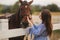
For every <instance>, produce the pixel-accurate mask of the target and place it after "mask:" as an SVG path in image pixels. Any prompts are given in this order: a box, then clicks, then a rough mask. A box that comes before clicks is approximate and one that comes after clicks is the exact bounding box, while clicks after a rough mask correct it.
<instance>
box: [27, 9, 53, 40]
mask: <svg viewBox="0 0 60 40" xmlns="http://www.w3.org/2000/svg"><path fill="white" fill-rule="evenodd" d="M39 18H40V16H39ZM27 20H28V22H29V23H30V25H31V26H32V28H30V29H29V33H30V34H33V35H34V39H33V40H50V37H51V34H52V23H51V14H50V11H49V10H48V9H43V10H42V12H41V20H42V23H41V24H39V25H38V26H36V25H35V24H34V23H33V21H32V20H29V18H28V17H27Z"/></svg>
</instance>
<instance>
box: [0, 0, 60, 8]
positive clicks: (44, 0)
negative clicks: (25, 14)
mask: <svg viewBox="0 0 60 40" xmlns="http://www.w3.org/2000/svg"><path fill="white" fill-rule="evenodd" d="M17 1H18V0H0V4H5V5H13V4H14V3H15V2H17ZM27 1H28V2H29V1H31V0H27ZM52 3H54V4H57V5H58V6H59V7H60V0H33V3H32V4H37V5H38V4H39V5H42V6H46V5H48V4H52Z"/></svg>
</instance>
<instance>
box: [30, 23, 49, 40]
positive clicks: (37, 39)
mask: <svg viewBox="0 0 60 40" xmlns="http://www.w3.org/2000/svg"><path fill="white" fill-rule="evenodd" d="M29 33H30V34H33V35H34V40H49V37H48V35H47V32H46V27H45V25H44V24H40V25H38V26H36V25H34V26H33V27H32V28H30V29H29Z"/></svg>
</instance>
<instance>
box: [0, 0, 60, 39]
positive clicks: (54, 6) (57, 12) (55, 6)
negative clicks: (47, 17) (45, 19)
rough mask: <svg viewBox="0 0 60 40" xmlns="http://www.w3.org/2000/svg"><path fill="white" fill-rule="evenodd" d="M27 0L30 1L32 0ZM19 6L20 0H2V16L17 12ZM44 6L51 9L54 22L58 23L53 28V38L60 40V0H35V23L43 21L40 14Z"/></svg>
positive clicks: (33, 9) (32, 7)
mask: <svg viewBox="0 0 60 40" xmlns="http://www.w3.org/2000/svg"><path fill="white" fill-rule="evenodd" d="M23 1H24V0H23ZM27 1H28V2H29V1H31V0H27ZM19 6H20V3H19V0H0V16H7V15H11V14H14V13H16V12H17V10H18V8H19ZM43 8H47V9H49V10H50V11H51V15H52V23H53V24H57V27H55V28H54V30H53V36H52V39H51V40H60V27H59V26H60V25H58V24H60V0H33V3H32V5H31V11H32V14H33V16H32V17H33V20H34V22H35V24H39V22H41V20H40V19H39V16H38V15H39V14H40V12H41V10H42V9H43ZM37 20H38V21H37ZM56 28H57V29H56Z"/></svg>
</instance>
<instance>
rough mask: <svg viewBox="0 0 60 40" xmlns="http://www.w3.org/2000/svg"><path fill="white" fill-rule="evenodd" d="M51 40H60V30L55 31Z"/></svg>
mask: <svg viewBox="0 0 60 40" xmlns="http://www.w3.org/2000/svg"><path fill="white" fill-rule="evenodd" d="M51 40H60V29H58V30H54V31H53V35H52V38H51Z"/></svg>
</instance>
